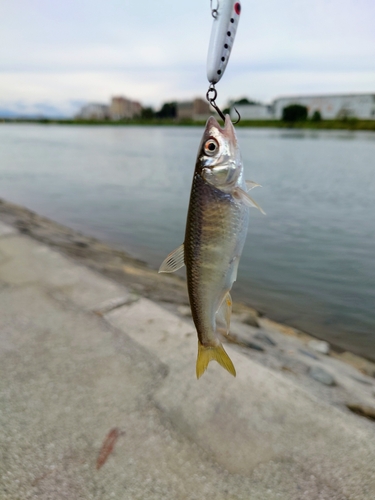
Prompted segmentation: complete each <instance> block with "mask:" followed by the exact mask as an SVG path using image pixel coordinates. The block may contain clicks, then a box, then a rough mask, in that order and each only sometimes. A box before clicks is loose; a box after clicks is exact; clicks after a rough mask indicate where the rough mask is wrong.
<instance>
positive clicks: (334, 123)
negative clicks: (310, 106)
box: [0, 118, 375, 131]
mask: <svg viewBox="0 0 375 500" xmlns="http://www.w3.org/2000/svg"><path fill="white" fill-rule="evenodd" d="M0 123H39V124H45V125H76V126H80V125H86V126H87V125H89V126H98V125H100V126H103V125H105V126H111V127H123V126H129V125H139V126H204V124H205V122H204V121H199V122H194V121H193V120H180V121H177V120H174V119H156V118H154V119H150V120H140V119H134V120H120V121H116V122H114V121H109V120H105V121H99V120H73V119H71V120H63V119H49V118H40V119H26V118H12V119H9V118H3V119H1V118H0ZM236 126H237V127H266V128H287V129H311V130H370V131H375V120H359V119H356V118H349V119H344V120H321V121H311V120H306V121H302V122H294V123H288V122H283V121H282V120H241V121H240V122H239V123H238V124H237V125H236Z"/></svg>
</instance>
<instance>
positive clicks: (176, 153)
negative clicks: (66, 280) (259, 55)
mask: <svg viewBox="0 0 375 500" xmlns="http://www.w3.org/2000/svg"><path fill="white" fill-rule="evenodd" d="M201 134H202V129H201V128H185V127H170V128H167V127H165V128H163V127H62V126H51V125H50V126H48V125H46V126H43V125H8V124H3V125H1V126H0V197H3V198H5V199H6V200H9V201H12V202H15V203H18V204H21V205H24V206H26V207H28V208H30V209H32V210H35V211H36V212H38V213H40V214H43V215H45V216H47V217H50V218H51V219H53V220H56V221H58V222H61V223H63V224H65V225H67V226H69V227H72V228H74V229H77V230H80V231H82V232H84V233H86V234H91V235H93V236H96V237H98V238H101V239H104V240H106V241H107V242H110V243H112V244H117V245H119V246H121V247H122V248H124V249H126V250H128V251H130V252H131V253H133V254H134V255H136V256H138V257H140V258H143V259H144V260H146V261H147V262H149V263H150V264H151V265H152V266H153V267H155V268H157V267H158V265H159V264H160V262H161V261H162V260H163V259H164V257H165V256H166V254H167V253H168V252H169V251H171V250H172V249H174V248H175V247H177V246H178V245H179V244H180V243H181V242H182V240H183V237H184V227H185V218H186V211H187V205H188V198H189V191H190V184H191V178H192V173H193V168H194V163H195V157H196V152H197V148H198V144H199V141H200V138H201ZM238 137H239V141H240V145H241V150H242V155H243V159H244V164H245V171H246V177H247V178H248V179H251V180H254V181H256V182H259V183H260V184H262V185H263V186H264V187H263V189H256V190H254V191H253V197H254V198H255V199H256V200H257V201H258V202H259V203H260V205H261V206H262V207H263V209H264V210H265V211H266V212H267V216H266V217H264V216H263V215H262V214H260V213H259V212H258V211H257V210H252V211H251V221H250V227H249V233H248V239H247V242H246V246H245V250H244V254H243V256H242V260H241V263H240V268H239V273H238V281H237V282H236V284H235V285H234V293H233V295H234V297H235V298H237V299H242V300H243V301H244V302H245V303H247V304H249V305H253V306H255V307H257V308H258V309H260V310H262V311H264V312H265V313H267V314H268V315H269V316H271V317H273V318H275V319H277V320H281V321H284V322H286V323H288V324H290V325H294V326H296V327H299V328H301V329H303V330H305V331H307V332H310V333H312V334H314V335H316V336H318V337H320V338H324V339H327V340H328V341H331V342H333V343H334V344H336V345H339V346H341V347H343V348H344V349H350V350H352V351H353V352H357V353H359V354H364V355H366V356H367V357H370V358H372V359H375V266H374V256H375V217H374V214H375V210H374V206H375V134H373V133H365V132H356V133H355V132H345V131H344V132H343V131H340V132H332V131H327V132H324V131H322V132H316V131H285V130H275V129H273V130H268V129H239V130H238ZM161 279H162V278H161Z"/></svg>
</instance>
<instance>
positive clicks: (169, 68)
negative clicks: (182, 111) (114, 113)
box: [0, 0, 375, 116]
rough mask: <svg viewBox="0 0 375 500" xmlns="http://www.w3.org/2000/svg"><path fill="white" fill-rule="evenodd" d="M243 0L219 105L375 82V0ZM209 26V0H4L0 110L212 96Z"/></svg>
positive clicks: (371, 86) (0, 7)
mask: <svg viewBox="0 0 375 500" xmlns="http://www.w3.org/2000/svg"><path fill="white" fill-rule="evenodd" d="M221 1H224V0H221ZM213 2H214V4H215V3H216V2H215V0H213ZM241 3H242V13H241V19H240V22H239V27H238V31H237V36H236V39H235V42H234V46H233V50H232V54H231V58H230V61H229V63H228V66H227V69H226V72H225V74H224V75H223V77H222V79H221V81H220V82H219V83H218V84H217V91H218V99H217V102H218V104H219V105H221V106H225V105H226V103H227V101H228V100H229V99H236V98H241V97H248V98H251V99H255V100H259V101H262V102H271V101H272V100H273V99H274V98H276V97H278V96H284V95H307V94H308V95H310V94H325V93H330V94H332V93H361V92H371V93H375V29H374V25H375V0H285V1H282V0H258V1H256V0H242V2H241ZM211 27H212V17H211V11H210V1H209V0H190V1H188V2H187V1H185V2H183V1H181V0H180V1H178V0H143V1H130V0H0V114H4V113H7V112H8V113H18V114H24V115H27V114H44V115H46V116H70V115H73V114H74V113H76V112H77V111H78V109H79V108H80V106H82V105H83V104H84V103H86V102H102V103H109V101H110V98H111V96H113V95H124V96H126V97H129V98H131V99H134V100H139V101H140V102H141V103H142V105H144V106H153V107H154V108H156V109H157V108H158V107H160V106H161V104H162V103H163V102H166V101H173V100H187V99H191V98H193V97H199V96H200V97H204V95H205V93H206V91H207V88H208V82H207V77H206V58H207V50H208V43H209V38H210V33H211Z"/></svg>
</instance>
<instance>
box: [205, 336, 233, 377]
mask: <svg viewBox="0 0 375 500" xmlns="http://www.w3.org/2000/svg"><path fill="white" fill-rule="evenodd" d="M212 360H215V361H217V362H218V363H219V365H221V366H222V367H223V368H225V369H226V370H227V371H228V372H229V373H230V374H231V375H233V376H234V377H235V376H236V370H235V368H234V365H233V363H232V361H231V359H230V357H229V356H228V354H227V353H226V352H225V350H224V347H223V346H222V345H221V344H219V345H217V346H212V347H211V346H208V347H206V346H204V345H202V344H201V343H200V342H199V340H198V357H197V366H196V371H197V378H200V377H201V376H202V375H203V373H204V372H205V371H206V370H207V367H208V364H209V362H210V361H212Z"/></svg>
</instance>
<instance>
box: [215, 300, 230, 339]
mask: <svg viewBox="0 0 375 500" xmlns="http://www.w3.org/2000/svg"><path fill="white" fill-rule="evenodd" d="M231 315H232V297H231V296H230V293H229V292H227V293H226V294H225V296H224V299H223V301H222V303H221V304H220V307H219V309H218V311H217V313H216V322H217V323H219V324H220V325H223V326H225V331H226V335H228V334H229V328H230V317H231Z"/></svg>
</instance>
